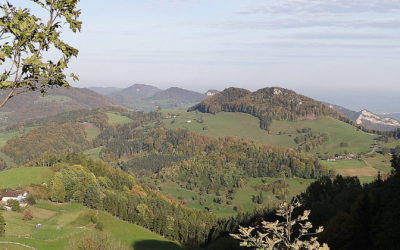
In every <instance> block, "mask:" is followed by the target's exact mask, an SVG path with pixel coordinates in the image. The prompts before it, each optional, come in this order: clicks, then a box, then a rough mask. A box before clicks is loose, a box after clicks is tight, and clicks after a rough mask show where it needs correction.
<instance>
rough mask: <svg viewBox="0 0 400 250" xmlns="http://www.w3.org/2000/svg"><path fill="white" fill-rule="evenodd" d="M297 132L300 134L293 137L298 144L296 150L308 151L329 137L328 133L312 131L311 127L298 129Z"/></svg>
mask: <svg viewBox="0 0 400 250" xmlns="http://www.w3.org/2000/svg"><path fill="white" fill-rule="evenodd" d="M297 132H299V133H302V135H300V136H297V137H296V138H294V139H293V140H294V142H295V143H296V144H297V145H298V146H297V148H296V149H297V150H298V151H305V152H310V151H311V150H313V149H315V148H316V147H318V146H320V145H322V144H323V143H325V142H327V141H328V139H329V136H328V134H326V133H314V132H312V130H311V128H304V129H300V130H298V131H297Z"/></svg>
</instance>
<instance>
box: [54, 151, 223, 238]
mask: <svg viewBox="0 0 400 250" xmlns="http://www.w3.org/2000/svg"><path fill="white" fill-rule="evenodd" d="M52 169H53V170H54V171H55V175H54V177H53V179H52V180H51V182H50V185H49V193H50V199H51V200H53V201H56V202H69V201H74V202H81V203H83V204H84V205H86V206H88V207H90V208H94V209H102V210H105V211H107V212H109V213H111V214H112V215H114V216H117V217H119V218H121V219H123V220H125V221H128V222H132V223H135V224H138V225H140V226H143V227H146V228H148V229H150V230H151V231H153V232H155V233H158V234H160V235H163V236H165V237H167V238H168V239H172V240H177V241H179V242H181V243H183V244H185V245H191V246H199V245H202V244H204V243H205V242H207V240H208V237H209V234H210V232H211V231H212V228H213V227H215V225H216V223H217V220H216V218H215V217H214V216H213V215H211V214H210V213H205V212H201V211H197V210H192V209H189V208H187V207H184V206H183V205H181V204H179V203H178V202H176V201H175V200H173V199H170V198H168V197H166V196H164V195H162V194H161V193H159V192H156V191H153V190H151V189H150V188H147V187H145V186H141V185H139V184H138V183H137V182H136V181H135V179H134V178H133V177H132V176H130V175H128V174H126V173H124V172H123V171H121V170H118V169H115V168H113V167H111V166H109V165H107V164H105V163H103V162H101V161H95V160H92V159H88V158H87V157H85V156H83V155H81V154H69V155H67V156H66V157H64V158H62V159H60V160H59V162H58V163H56V164H55V165H53V166H52Z"/></svg>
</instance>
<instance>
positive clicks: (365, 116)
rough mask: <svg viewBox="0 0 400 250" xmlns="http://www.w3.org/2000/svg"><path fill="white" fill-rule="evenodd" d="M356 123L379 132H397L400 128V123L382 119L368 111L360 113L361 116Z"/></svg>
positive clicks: (390, 119)
mask: <svg viewBox="0 0 400 250" xmlns="http://www.w3.org/2000/svg"><path fill="white" fill-rule="evenodd" d="M356 123H357V124H359V125H364V126H365V127H369V128H375V129H379V130H395V129H396V128H400V122H399V121H397V120H395V119H392V118H389V117H386V118H385V117H381V116H379V115H377V114H374V113H372V112H370V111H368V110H362V111H361V112H360V115H359V116H358V117H357V119H356Z"/></svg>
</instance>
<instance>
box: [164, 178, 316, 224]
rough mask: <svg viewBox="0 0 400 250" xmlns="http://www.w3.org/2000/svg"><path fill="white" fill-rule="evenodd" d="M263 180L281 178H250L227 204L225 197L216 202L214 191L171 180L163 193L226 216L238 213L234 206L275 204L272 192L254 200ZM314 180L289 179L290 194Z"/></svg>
mask: <svg viewBox="0 0 400 250" xmlns="http://www.w3.org/2000/svg"><path fill="white" fill-rule="evenodd" d="M263 180H264V182H267V183H270V182H274V181H277V180H280V178H249V179H248V180H247V183H246V184H245V185H244V186H243V187H241V188H238V189H236V190H235V193H234V194H233V200H231V202H232V204H227V203H226V201H227V199H225V198H223V199H224V202H223V203H222V204H218V203H216V202H214V199H215V198H217V197H218V196H217V195H216V194H214V193H210V194H204V195H202V196H200V195H199V194H198V193H196V192H194V191H191V190H187V189H184V188H181V187H180V186H179V185H177V184H175V183H171V182H166V183H163V184H162V185H161V188H162V192H163V193H165V194H167V195H171V196H172V197H174V198H175V199H177V200H180V201H182V202H184V203H186V204H187V205H188V206H189V207H191V208H194V209H199V210H207V211H211V212H213V213H214V214H216V215H217V216H221V217H226V216H232V215H235V214H236V211H235V210H234V207H236V209H237V210H238V211H253V210H254V209H257V208H263V207H268V206H273V205H274V204H276V203H277V202H278V199H277V197H276V195H274V194H273V193H272V192H262V194H263V197H264V202H263V203H262V204H256V203H254V202H252V197H253V196H256V195H259V194H260V191H259V190H257V189H256V186H257V185H260V184H262V183H263V182H262V181H263ZM313 181H314V180H311V179H307V180H306V179H301V178H289V179H287V180H286V183H287V184H288V190H289V196H294V195H297V194H299V193H301V192H302V191H304V190H305V189H306V188H307V186H308V185H309V184H310V183H311V182H313ZM225 194H226V193H224V192H221V194H220V196H219V197H225ZM200 197H203V198H204V199H205V201H204V204H202V205H201V204H200V202H199V201H200Z"/></svg>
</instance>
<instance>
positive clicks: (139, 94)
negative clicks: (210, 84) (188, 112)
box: [108, 84, 206, 111]
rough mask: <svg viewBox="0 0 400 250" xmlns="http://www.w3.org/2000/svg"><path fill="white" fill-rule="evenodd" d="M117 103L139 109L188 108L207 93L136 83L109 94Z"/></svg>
mask: <svg viewBox="0 0 400 250" xmlns="http://www.w3.org/2000/svg"><path fill="white" fill-rule="evenodd" d="M108 96H109V97H110V98H112V99H113V100H114V101H115V102H116V103H119V104H122V105H125V106H127V107H130V108H135V109H138V110H145V111H150V110H155V109H156V108H158V107H160V108H163V109H180V108H187V107H188V106H190V105H193V104H194V103H196V102H200V101H201V100H203V99H204V98H205V97H206V95H203V94H200V93H197V92H194V91H190V90H186V89H182V88H177V87H172V88H168V89H166V90H161V89H159V88H157V87H154V86H151V85H144V84H134V85H132V86H130V87H128V88H126V89H122V90H120V91H117V92H114V93H111V94H108Z"/></svg>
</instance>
